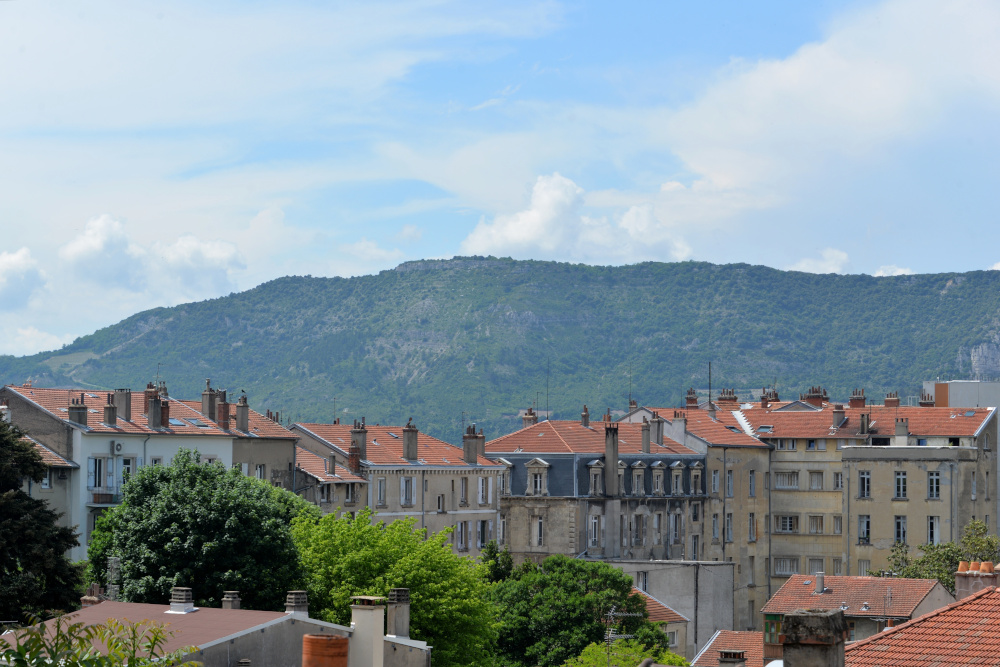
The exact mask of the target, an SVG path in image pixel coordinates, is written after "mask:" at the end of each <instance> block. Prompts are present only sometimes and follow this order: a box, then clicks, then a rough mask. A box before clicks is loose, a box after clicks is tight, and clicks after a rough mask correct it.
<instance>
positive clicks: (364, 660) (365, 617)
mask: <svg viewBox="0 0 1000 667" xmlns="http://www.w3.org/2000/svg"><path fill="white" fill-rule="evenodd" d="M384 601H385V598H381V597H374V596H369V595H357V596H355V597H352V598H351V602H353V603H354V604H352V605H351V629H352V630H353V631H354V632H352V633H351V656H352V658H354V659H352V660H351V664H355V665H376V666H377V665H381V664H383V653H382V651H383V647H384V645H385V635H384V634H382V633H383V631H384V628H385V605H384V604H382V603H383V602H384Z"/></svg>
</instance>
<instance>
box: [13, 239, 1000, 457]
mask: <svg viewBox="0 0 1000 667" xmlns="http://www.w3.org/2000/svg"><path fill="white" fill-rule="evenodd" d="M710 361H711V362H713V363H712V368H713V378H712V383H713V387H715V388H721V387H732V388H736V389H737V393H740V392H743V393H742V394H741V398H745V397H747V393H746V392H747V390H749V389H754V390H756V391H759V390H760V388H761V387H762V386H764V385H772V384H774V385H776V386H777V389H778V392H779V394H780V395H781V397H782V398H788V397H797V395H798V393H799V392H800V391H803V390H804V389H805V388H807V387H808V386H810V385H813V384H821V385H823V386H824V387H826V388H827V390H828V391H829V393H830V395H831V397H833V398H846V396H847V395H848V393H849V392H850V390H851V389H852V388H854V387H864V388H865V390H866V392H867V393H868V395H869V396H871V397H876V398H880V397H881V396H883V395H884V392H885V391H887V390H892V391H899V393H900V396H901V397H906V396H912V395H916V394H918V393H919V390H920V382H921V381H922V380H926V379H933V378H936V377H942V378H945V377H947V378H951V379H956V378H959V379H960V378H968V377H972V376H976V375H978V376H990V377H995V376H1000V271H978V272H971V273H965V274H939V275H917V276H898V277H891V278H873V277H870V276H864V275H815V274H808V273H797V272H784V271H778V270H775V269H770V268H766V267H761V266H749V265H744V264H739V265H726V266H717V265H712V264H706V263H697V262H684V263H671V264H662V263H645V264H637V265H634V266H623V267H597V266H584V265H575V264H561V263H554V262H535V261H514V260H509V259H495V258H455V259H452V260H440V261H437V260H435V261H419V262H409V263H406V264H402V265H400V266H399V267H397V268H396V269H394V270H391V271H383V272H382V273H380V274H378V275H374V276H361V277H357V278H350V279H343V278H312V277H288V278H281V279H278V280H274V281H271V282H268V283H265V284H263V285H260V286H258V287H256V288H254V289H252V290H249V291H246V292H243V293H240V294H231V295H229V296H227V297H222V298H219V299H214V300H210V301H204V302H200V303H191V304H185V305H181V306H176V307H173V308H157V309H154V310H149V311H146V312H143V313H139V314H137V315H134V316H132V317H130V318H128V319H126V320H124V321H122V322H120V323H118V324H116V325H114V326H110V327H107V328H105V329H102V330H100V331H97V332H96V333H94V334H91V335H89V336H84V337H82V338H80V339H78V340H77V341H75V342H74V343H72V344H71V345H68V346H66V347H64V348H63V349H62V350H59V351H57V352H49V353H42V354H37V355H33V356H30V357H22V358H14V357H0V380H2V381H3V382H4V383H10V382H18V383H19V382H22V381H24V380H26V379H29V378H30V379H32V380H33V381H34V382H35V383H36V384H38V385H43V386H79V387H87V388H103V389H112V388H114V387H121V386H131V387H132V388H133V389H136V390H138V389H141V388H142V387H144V386H145V384H146V382H147V381H149V380H152V379H154V378H155V376H156V374H157V368H158V367H159V374H160V377H161V378H162V379H165V380H166V382H167V386H168V387H169V389H170V392H171V394H172V395H174V396H178V397H191V398H195V397H196V396H198V395H199V394H200V392H201V389H202V388H203V387H204V381H205V378H207V377H211V378H212V383H213V385H214V386H218V387H222V388H228V389H229V390H230V392H231V394H234V393H238V392H239V391H241V390H245V391H246V392H247V394H248V396H249V399H250V403H251V406H252V407H254V408H255V409H257V410H261V411H263V410H264V409H272V410H278V411H280V412H281V413H282V416H283V418H291V419H308V420H329V419H333V418H334V416H335V413H334V409H335V407H334V406H336V416H340V417H342V418H346V419H353V418H360V417H361V416H362V415H364V416H366V417H367V419H368V421H370V422H372V423H375V422H380V423H387V422H391V423H400V422H405V421H406V419H407V418H408V417H410V416H413V417H414V421H415V423H416V424H417V425H418V426H419V427H420V428H421V429H422V430H425V431H427V432H429V433H432V434H434V435H437V436H439V437H443V438H445V439H447V440H450V441H453V442H458V441H460V432H461V430H460V429H461V425H462V420H463V418H464V420H465V421H466V423H467V422H469V421H474V422H477V423H478V424H480V425H481V426H483V427H484V428H485V431H486V434H487V437H488V438H493V437H496V436H497V435H500V434H501V433H505V432H508V431H510V430H513V428H514V427H515V425H516V424H519V421H518V420H516V415H517V411H518V409H522V408H526V407H528V406H530V405H532V404H533V403H535V401H536V399H537V401H538V403H537V405H538V407H539V409H542V410H544V409H545V406H546V401H547V402H548V405H549V406H550V408H551V410H552V413H553V417H555V418H572V417H576V416H577V415H579V412H580V409H581V407H582V405H583V404H584V403H587V404H588V405H589V406H590V408H591V411H592V412H593V413H597V412H603V411H604V410H605V409H607V408H608V407H611V408H612V409H622V408H624V407H625V406H626V405H627V401H628V394H629V388H630V385H631V391H632V395H633V396H634V397H635V398H636V399H637V400H638V401H639V402H640V403H645V404H649V405H676V404H680V403H681V402H682V400H683V394H684V391H685V390H686V389H687V388H688V387H689V386H694V387H696V388H698V389H705V388H707V386H708V363H709V362H710ZM546 382H548V392H547V393H548V396H547V398H546ZM904 400H905V398H904Z"/></svg>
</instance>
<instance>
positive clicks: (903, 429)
mask: <svg viewBox="0 0 1000 667" xmlns="http://www.w3.org/2000/svg"><path fill="white" fill-rule="evenodd" d="M909 434H910V420H909V419H907V418H906V417H896V435H902V436H907V435H909Z"/></svg>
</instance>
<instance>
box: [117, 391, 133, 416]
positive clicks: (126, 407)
mask: <svg viewBox="0 0 1000 667" xmlns="http://www.w3.org/2000/svg"><path fill="white" fill-rule="evenodd" d="M115 407H116V408H117V409H118V416H119V417H121V418H122V419H124V420H125V421H127V422H130V421H132V390H131V389H115Z"/></svg>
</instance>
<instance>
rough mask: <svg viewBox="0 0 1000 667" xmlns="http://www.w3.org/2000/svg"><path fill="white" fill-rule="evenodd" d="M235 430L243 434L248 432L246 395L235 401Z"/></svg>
mask: <svg viewBox="0 0 1000 667" xmlns="http://www.w3.org/2000/svg"><path fill="white" fill-rule="evenodd" d="M236 429H237V430H239V431H243V432H244V433H249V432H250V404H249V403H247V395H246V394H242V395H240V398H239V400H238V401H236Z"/></svg>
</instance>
